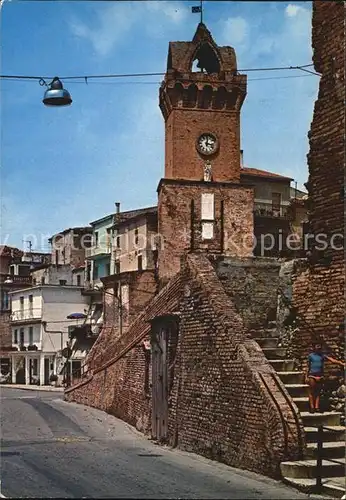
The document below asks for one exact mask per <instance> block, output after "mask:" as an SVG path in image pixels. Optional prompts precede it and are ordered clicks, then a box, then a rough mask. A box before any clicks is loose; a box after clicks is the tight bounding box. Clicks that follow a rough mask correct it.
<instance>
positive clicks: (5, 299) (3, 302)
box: [1, 290, 10, 311]
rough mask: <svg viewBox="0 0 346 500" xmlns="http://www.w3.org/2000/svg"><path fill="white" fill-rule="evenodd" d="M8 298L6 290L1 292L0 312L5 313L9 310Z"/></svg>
mask: <svg viewBox="0 0 346 500" xmlns="http://www.w3.org/2000/svg"><path fill="white" fill-rule="evenodd" d="M9 303H10V298H9V295H8V292H7V291H6V290H2V292H1V310H2V311H7V310H8V309H9Z"/></svg>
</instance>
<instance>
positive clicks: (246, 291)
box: [213, 257, 280, 330]
mask: <svg viewBox="0 0 346 500" xmlns="http://www.w3.org/2000/svg"><path fill="white" fill-rule="evenodd" d="M213 264H214V267H215V268H216V272H217V275H218V277H219V278H220V280H221V282H222V284H223V287H224V289H225V291H226V293H227V294H228V295H229V297H230V298H231V299H232V302H233V304H234V306H235V308H236V310H237V312H238V313H239V314H240V315H241V317H242V319H243V322H244V325H245V326H246V327H247V328H248V329H250V330H251V329H260V328H263V327H266V326H267V325H268V322H269V321H274V320H275V319H276V309H277V294H278V288H279V285H280V276H279V270H280V263H279V262H278V261H277V260H276V259H270V258H259V257H256V258H254V257H249V258H243V259H239V258H236V257H218V258H216V259H215V261H214V262H213Z"/></svg>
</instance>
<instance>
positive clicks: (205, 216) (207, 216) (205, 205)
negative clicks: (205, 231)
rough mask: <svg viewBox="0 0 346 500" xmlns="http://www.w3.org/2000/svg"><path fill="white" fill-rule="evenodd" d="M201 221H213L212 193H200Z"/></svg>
mask: <svg viewBox="0 0 346 500" xmlns="http://www.w3.org/2000/svg"><path fill="white" fill-rule="evenodd" d="M201 219H202V221H203V220H214V195H213V194H212V193H202V210H201Z"/></svg>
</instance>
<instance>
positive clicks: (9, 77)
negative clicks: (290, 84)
mask: <svg viewBox="0 0 346 500" xmlns="http://www.w3.org/2000/svg"><path fill="white" fill-rule="evenodd" d="M311 66H313V64H312V63H311V64H303V65H300V66H276V67H269V68H244V69H239V70H237V73H241V72H244V73H249V72H252V71H285V70H300V71H305V72H307V73H311V74H313V75H316V76H319V73H315V72H313V71H310V70H307V69H306V68H308V67H311ZM165 74H166V73H162V72H153V73H114V74H106V75H79V76H61V77H59V78H60V79H61V80H64V81H67V80H81V79H83V80H84V81H85V83H89V82H88V80H91V79H105V78H129V77H131V78H141V77H144V76H164V75H165ZM50 78H53V77H51V76H31V75H0V79H1V80H38V81H42V80H44V79H47V80H49V79H50Z"/></svg>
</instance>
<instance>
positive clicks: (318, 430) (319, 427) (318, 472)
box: [311, 425, 341, 492]
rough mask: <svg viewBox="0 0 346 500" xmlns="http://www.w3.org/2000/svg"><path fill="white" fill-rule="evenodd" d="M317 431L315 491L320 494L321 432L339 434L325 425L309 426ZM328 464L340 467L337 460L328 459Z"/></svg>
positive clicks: (321, 477) (321, 472)
mask: <svg viewBox="0 0 346 500" xmlns="http://www.w3.org/2000/svg"><path fill="white" fill-rule="evenodd" d="M311 427H314V428H316V429H317V457H316V490H317V492H320V491H321V490H322V479H323V469H322V461H323V458H326V457H323V430H324V429H325V430H329V431H331V432H337V433H338V432H341V431H339V430H336V429H333V428H331V427H328V426H326V425H311ZM328 461H329V462H333V463H335V464H338V465H340V462H338V461H337V460H333V459H332V458H328Z"/></svg>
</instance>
